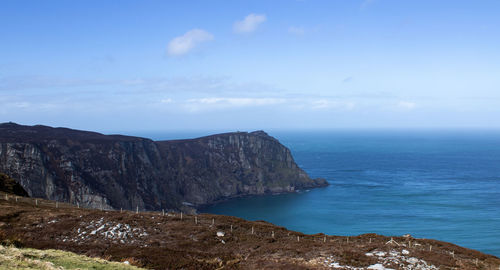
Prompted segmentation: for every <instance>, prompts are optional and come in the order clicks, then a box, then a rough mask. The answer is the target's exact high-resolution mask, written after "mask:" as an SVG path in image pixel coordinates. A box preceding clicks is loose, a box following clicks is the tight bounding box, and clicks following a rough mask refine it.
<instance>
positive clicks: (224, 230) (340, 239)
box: [0, 192, 456, 258]
mask: <svg viewBox="0 0 500 270" xmlns="http://www.w3.org/2000/svg"><path fill="white" fill-rule="evenodd" d="M0 198H2V199H4V200H6V201H11V202H16V203H25V204H30V205H32V206H35V207H51V208H56V209H90V210H100V211H105V212H107V211H112V212H118V211H119V212H121V213H123V212H127V213H132V214H137V215H141V216H140V217H141V218H151V217H158V216H161V217H162V219H163V220H164V221H165V222H168V221H169V220H171V221H180V222H186V223H192V224H194V225H196V226H200V227H204V228H208V229H211V230H214V231H217V233H220V234H223V235H222V236H224V235H226V234H228V233H230V234H233V233H235V232H238V233H243V234H247V235H248V236H250V237H257V238H262V239H267V240H273V239H274V240H275V241H293V242H304V241H308V242H310V241H313V242H317V243H325V244H328V243H330V244H332V243H334V244H342V245H344V244H345V245H355V246H358V245H370V244H375V243H377V244H379V243H380V241H381V240H382V241H384V242H385V241H386V242H385V245H390V246H393V247H399V248H405V249H413V250H420V251H429V252H431V251H433V246H432V245H430V244H428V243H423V242H421V241H419V240H418V239H415V238H412V237H411V236H409V235H408V236H403V237H398V240H394V238H390V240H388V241H387V239H388V237H386V236H380V235H373V236H372V237H368V236H366V235H365V236H363V235H361V236H331V235H325V234H316V235H306V234H302V233H299V232H294V231H288V230H286V229H284V228H283V229H281V228H276V230H269V227H267V228H264V227H265V226H266V225H262V224H257V223H258V222H252V221H250V222H249V223H250V224H252V223H253V225H250V224H245V225H241V224H228V221H227V218H226V219H225V220H224V222H218V220H217V217H216V216H209V217H207V216H206V215H203V214H202V215H198V214H186V213H183V212H173V211H165V210H162V211H161V212H159V211H140V210H139V207H136V209H135V211H134V210H132V211H131V210H123V209H120V210H116V209H104V208H103V207H101V208H100V209H96V208H91V207H86V206H85V207H82V205H80V204H79V203H77V204H69V203H61V202H57V201H49V200H46V199H40V198H31V197H22V196H16V195H12V194H7V193H4V192H0ZM144 214H148V216H145V215H144ZM267 226H269V225H267ZM219 231H220V232H219ZM422 240H425V239H422ZM434 252H437V250H436V249H435V248H434ZM439 253H443V252H442V251H440V252H439ZM448 253H449V254H448V255H450V256H452V257H453V258H455V256H456V254H455V251H452V252H448Z"/></svg>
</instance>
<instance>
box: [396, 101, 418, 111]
mask: <svg viewBox="0 0 500 270" xmlns="http://www.w3.org/2000/svg"><path fill="white" fill-rule="evenodd" d="M397 106H398V108H401V109H405V110H413V109H415V107H416V106H417V104H416V103H414V102H409V101H400V102H399V103H398V104H397Z"/></svg>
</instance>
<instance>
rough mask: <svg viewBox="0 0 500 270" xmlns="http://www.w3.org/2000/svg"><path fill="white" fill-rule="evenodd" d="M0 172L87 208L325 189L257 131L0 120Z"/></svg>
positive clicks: (147, 206) (167, 205)
mask: <svg viewBox="0 0 500 270" xmlns="http://www.w3.org/2000/svg"><path fill="white" fill-rule="evenodd" d="M0 172H3V173H5V174H7V175H9V176H10V177H12V178H13V179H15V180H16V181H18V182H19V184H20V185H21V186H22V187H23V188H24V190H26V192H27V193H28V194H29V196H32V197H38V198H45V199H50V200H55V201H60V202H67V203H71V204H78V205H80V206H82V207H88V208H103V209H122V208H123V209H134V210H135V209H139V210H162V209H165V210H184V211H188V212H189V211H195V210H196V209H197V208H198V207H200V206H203V205H206V204H210V203H214V202H217V201H221V200H227V199H231V198H235V197H241V196H248V195H261V194H275V193H287V192H296V191H297V190H300V189H309V188H317V187H324V186H327V185H328V182H327V181H326V180H325V179H311V178H310V177H309V176H308V175H307V173H306V172H304V171H303V170H302V169H301V168H299V166H298V165H297V164H296V163H295V161H294V159H293V157H292V154H291V152H290V150H289V149H288V148H286V147H285V146H284V145H282V144H281V143H280V142H279V141H278V140H276V139H275V138H273V137H271V136H269V135H268V134H267V133H265V132H264V131H255V132H250V133H248V132H232V133H224V134H217V135H211V136H206V137H201V138H197V139H188V140H172V141H153V140H150V139H146V138H139V137H131V136H122V135H103V134H100V133H96V132H89V131H80V130H73V129H68V128H53V127H48V126H42V125H35V126H25V125H19V124H15V123H3V124H0Z"/></svg>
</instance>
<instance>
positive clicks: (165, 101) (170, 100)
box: [161, 98, 173, 103]
mask: <svg viewBox="0 0 500 270" xmlns="http://www.w3.org/2000/svg"><path fill="white" fill-rule="evenodd" d="M172 102H173V100H172V99H171V98H165V99H162V100H161V103H172Z"/></svg>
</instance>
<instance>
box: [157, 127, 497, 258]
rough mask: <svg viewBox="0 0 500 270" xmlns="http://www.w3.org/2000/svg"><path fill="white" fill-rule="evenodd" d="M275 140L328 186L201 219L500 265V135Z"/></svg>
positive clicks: (223, 207)
mask: <svg viewBox="0 0 500 270" xmlns="http://www.w3.org/2000/svg"><path fill="white" fill-rule="evenodd" d="M268 133H269V135H271V136H273V137H275V138H277V139H278V140H279V141H280V142H281V143H282V144H284V145H285V146H286V147H288V148H289V149H290V150H291V151H292V155H293V157H294V159H295V162H296V163H297V164H298V165H299V166H300V167H301V168H302V169H304V170H305V171H306V172H307V173H308V174H309V175H310V176H311V177H313V178H316V177H321V178H325V179H326V180H327V181H328V182H329V183H330V186H328V187H325V188H317V189H310V190H301V191H299V192H296V193H293V194H282V195H263V196H254V197H246V198H238V199H232V200H228V201H225V202H221V203H218V204H214V205H210V206H208V207H205V208H204V209H201V211H202V212H206V213H213V214H221V215H231V216H237V217H241V218H244V219H248V220H265V221H268V222H271V223H274V224H276V225H279V226H284V227H286V228H288V229H290V230H295V231H300V232H304V233H309V234H314V233H326V234H331V235H346V236H348V235H359V234H365V233H377V234H383V235H387V236H401V235H404V234H411V235H412V236H413V237H416V238H432V239H437V240H441V241H446V242H452V243H454V244H457V245H460V246H464V247H467V248H472V249H476V250H479V251H482V252H484V253H487V254H492V255H495V256H498V257H500V131H485V130H476V131H473V130H467V131H464V130H446V131H435V130H433V131H425V130H418V131H415V130H405V131H401V130H381V131H366V130H353V131H345V130H342V131H286V132H285V131H278V132H268ZM178 135H179V134H178ZM192 135H200V134H199V133H198V134H192ZM168 136H172V135H164V136H163V137H162V136H160V135H159V134H156V135H155V136H150V137H155V138H157V139H159V138H164V139H167V138H169V137H168ZM186 136H188V135H187V134H186ZM188 137H189V136H188ZM191 137H194V136H191Z"/></svg>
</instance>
